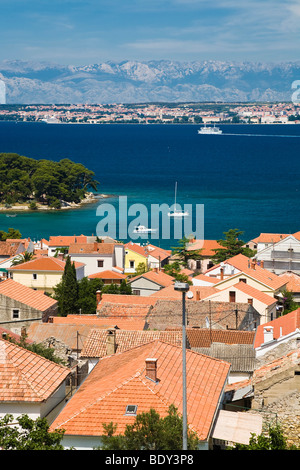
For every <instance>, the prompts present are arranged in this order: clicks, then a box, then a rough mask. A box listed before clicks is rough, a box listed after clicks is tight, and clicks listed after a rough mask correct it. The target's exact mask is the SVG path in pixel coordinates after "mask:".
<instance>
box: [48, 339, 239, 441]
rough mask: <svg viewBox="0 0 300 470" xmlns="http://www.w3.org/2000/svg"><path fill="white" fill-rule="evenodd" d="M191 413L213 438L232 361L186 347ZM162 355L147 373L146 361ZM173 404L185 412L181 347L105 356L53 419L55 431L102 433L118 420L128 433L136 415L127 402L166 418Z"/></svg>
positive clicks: (193, 423)
mask: <svg viewBox="0 0 300 470" xmlns="http://www.w3.org/2000/svg"><path fill="white" fill-rule="evenodd" d="M186 356H187V416H188V423H189V426H190V427H191V428H192V429H193V430H194V431H196V432H197V434H198V436H199V439H200V440H203V441H206V440H207V439H208V438H209V435H210V432H211V429H212V424H213V422H214V418H215V414H216V411H217V409H218V407H219V400H220V398H221V396H222V393H223V389H224V387H225V384H226V380H227V377H228V373H229V370H230V364H229V363H227V362H225V361H221V360H218V359H214V358H211V357H208V356H204V355H202V354H198V353H195V352H193V351H190V350H187V353H186ZM147 358H156V359H157V378H158V382H156V383H155V382H154V381H152V380H150V379H148V378H147V377H146V370H145V360H146V359H147ZM171 404H174V405H175V407H176V408H177V409H178V411H179V413H182V349H181V348H180V347H178V346H174V345H171V344H168V343H165V342H162V341H158V340H156V341H153V342H151V343H148V344H146V345H143V346H139V347H136V348H132V349H130V350H128V351H125V352H122V353H120V354H115V355H113V356H108V357H104V358H102V359H101V360H100V361H99V362H98V364H97V365H96V366H95V367H94V369H93V371H92V372H91V373H90V374H89V376H88V377H87V379H86V380H85V381H84V383H83V384H82V385H81V387H80V388H79V390H78V391H77V392H76V393H75V395H74V396H73V397H72V398H71V399H70V401H69V402H68V403H67V404H66V406H65V407H64V408H63V410H62V412H61V413H60V415H59V416H58V417H57V418H56V420H55V421H54V422H53V423H52V425H51V429H52V430H53V429H65V434H66V435H79V436H101V435H102V434H103V423H107V424H108V423H110V422H113V423H116V424H117V425H118V427H117V431H116V433H117V434H118V433H124V430H125V426H126V424H132V423H133V422H134V420H135V417H134V416H127V415H126V413H125V411H126V406H127V405H137V407H138V408H137V412H138V413H141V412H148V411H149V410H150V408H154V409H155V410H156V411H157V412H158V413H159V414H160V416H162V417H163V416H166V415H167V411H168V407H169V405H171Z"/></svg>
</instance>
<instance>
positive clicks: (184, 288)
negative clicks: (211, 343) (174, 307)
mask: <svg viewBox="0 0 300 470" xmlns="http://www.w3.org/2000/svg"><path fill="white" fill-rule="evenodd" d="M189 288H190V287H189V285H188V284H187V283H185V282H175V284H174V289H175V290H177V291H180V292H182V450H187V399H186V318H185V295H186V293H187V292H188V290H189Z"/></svg>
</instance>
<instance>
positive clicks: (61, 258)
mask: <svg viewBox="0 0 300 470" xmlns="http://www.w3.org/2000/svg"><path fill="white" fill-rule="evenodd" d="M57 257H58V259H60V260H61V261H63V260H64V253H58V256H57Z"/></svg>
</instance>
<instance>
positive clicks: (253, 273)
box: [205, 254, 285, 290]
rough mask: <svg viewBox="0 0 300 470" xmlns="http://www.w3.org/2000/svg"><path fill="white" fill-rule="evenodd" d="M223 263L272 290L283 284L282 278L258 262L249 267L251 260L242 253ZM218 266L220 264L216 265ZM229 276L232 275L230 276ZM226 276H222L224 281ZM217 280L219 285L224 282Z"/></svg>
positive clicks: (209, 270)
mask: <svg viewBox="0 0 300 470" xmlns="http://www.w3.org/2000/svg"><path fill="white" fill-rule="evenodd" d="M224 264H229V265H231V266H234V267H235V268H236V269H238V270H239V271H240V272H243V273H245V274H246V275H248V276H250V277H252V278H253V279H255V280H256V281H258V282H260V283H262V284H265V285H267V286H268V287H270V288H271V289H273V290H277V289H279V288H280V287H283V286H284V285H285V282H284V280H283V279H281V278H280V277H279V276H277V275H276V274H273V273H271V272H270V271H268V270H267V269H265V268H262V267H261V266H259V265H258V264H256V265H255V267H254V268H252V267H251V260H250V258H248V257H247V256H244V255H242V254H239V255H236V256H233V257H232V258H229V259H227V260H226V261H224ZM217 266H220V265H217ZM215 268H216V266H214V267H212V268H210V269H208V270H207V271H206V273H205V274H207V273H209V272H211V271H212V270H214V269H215ZM231 277H234V275H233V276H231ZM226 279H228V278H224V281H226ZM224 281H221V280H219V285H220V284H221V283H222V282H224Z"/></svg>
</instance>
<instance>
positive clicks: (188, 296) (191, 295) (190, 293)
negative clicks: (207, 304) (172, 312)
mask: <svg viewBox="0 0 300 470" xmlns="http://www.w3.org/2000/svg"><path fill="white" fill-rule="evenodd" d="M186 296H187V298H188V299H192V298H193V297H194V294H193V292H192V291H190V290H189V291H188V293H187V294H186Z"/></svg>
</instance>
